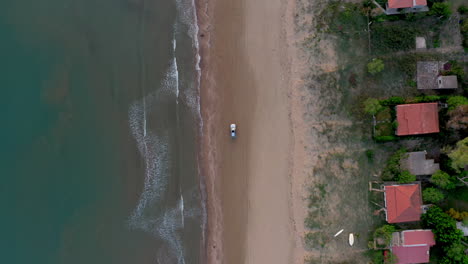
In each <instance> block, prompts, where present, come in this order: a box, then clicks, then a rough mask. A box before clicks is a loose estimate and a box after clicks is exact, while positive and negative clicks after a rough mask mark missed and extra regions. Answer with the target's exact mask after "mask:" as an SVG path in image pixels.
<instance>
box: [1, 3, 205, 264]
mask: <svg viewBox="0 0 468 264" xmlns="http://www.w3.org/2000/svg"><path fill="white" fill-rule="evenodd" d="M195 21H196V17H195V16H194V9H193V3H192V1H191V0H177V1H176V0H168V1H163V0H99V1H95V0H94V1H92V0H82V1H67V0H65V1H63V0H61V1H58V0H46V1H34V0H22V1H18V0H3V1H1V3H0V89H1V92H2V93H1V97H0V98H1V99H0V100H1V102H0V121H1V124H2V126H1V130H0V136H1V138H2V145H1V151H0V155H1V156H0V158H1V164H0V170H1V173H0V175H1V177H2V178H1V182H2V183H1V185H0V186H1V187H0V188H1V189H0V198H1V199H0V203H1V208H2V214H1V218H0V226H1V232H0V235H1V239H0V241H1V242H0V243H1V244H0V253H1V257H0V258H1V263H9V264H10V263H11V264H16V263H18V264H20V263H21V264H23V263H24V264H30V263H35V264H46V263H47V264H55V263H67V264H68V263H99V264H104V263H116V264H118V263H199V262H200V258H201V256H200V252H201V246H202V245H203V230H204V223H205V220H204V219H205V216H204V215H205V214H204V209H203V203H202V200H203V199H202V194H201V193H200V176H199V173H198V163H197V145H196V139H197V136H198V134H199V131H200V125H201V119H200V116H199V99H198V76H199V75H198V74H199V72H198V68H197V67H198V57H197V52H198V47H197V45H198V44H197V42H196V39H194V37H193V36H196V34H197V28H196V26H195Z"/></svg>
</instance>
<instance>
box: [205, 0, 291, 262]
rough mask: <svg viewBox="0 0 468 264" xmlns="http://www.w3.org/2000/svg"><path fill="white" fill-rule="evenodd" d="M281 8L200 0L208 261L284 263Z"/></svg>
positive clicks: (279, 4)
mask: <svg viewBox="0 0 468 264" xmlns="http://www.w3.org/2000/svg"><path fill="white" fill-rule="evenodd" d="M284 7H285V1H282V0H274V1H271V0H261V1H229V0H216V1H209V2H199V7H198V8H199V20H200V25H201V26H200V41H201V47H202V49H201V51H202V84H201V85H202V114H203V117H204V122H205V123H204V124H205V127H204V135H203V139H204V142H203V144H204V146H206V148H205V152H204V158H205V168H204V169H205V171H206V172H207V173H206V176H207V177H206V186H207V200H208V237H207V249H208V254H207V258H208V263H236V264H237V263H290V262H291V261H290V260H291V258H292V253H293V250H292V249H293V246H294V238H293V224H292V221H291V219H290V216H291V212H290V210H291V206H290V202H291V201H290V199H289V198H290V181H289V173H290V156H289V154H290V151H291V146H292V145H291V143H292V134H291V125H290V120H289V107H288V98H287V92H288V86H287V82H288V80H287V78H286V77H287V75H286V74H285V73H286V72H287V71H288V69H287V67H288V63H287V57H286V56H285V55H286V54H284V53H283V52H285V51H286V49H285V44H286V43H285V40H284V34H283V23H282V22H283V21H282V19H283V12H284ZM230 123H236V124H237V125H238V133H239V135H238V138H237V139H235V140H232V139H231V138H230V137H229V124H230Z"/></svg>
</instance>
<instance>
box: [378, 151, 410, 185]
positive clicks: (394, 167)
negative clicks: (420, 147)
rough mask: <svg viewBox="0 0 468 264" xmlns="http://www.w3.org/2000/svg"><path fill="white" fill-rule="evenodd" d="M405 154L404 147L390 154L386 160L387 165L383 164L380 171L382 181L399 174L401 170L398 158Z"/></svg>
mask: <svg viewBox="0 0 468 264" xmlns="http://www.w3.org/2000/svg"><path fill="white" fill-rule="evenodd" d="M405 156H406V149H404V148H402V149H399V150H398V151H396V152H395V153H393V155H392V156H390V158H389V159H388V161H387V165H386V166H385V168H384V170H383V172H382V180H384V181H391V180H393V179H394V178H395V177H396V176H399V175H401V173H402V170H401V167H400V160H401V159H402V158H404V157H405Z"/></svg>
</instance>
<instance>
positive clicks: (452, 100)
mask: <svg viewBox="0 0 468 264" xmlns="http://www.w3.org/2000/svg"><path fill="white" fill-rule="evenodd" d="M447 104H448V110H449V111H450V110H453V109H455V108H457V107H458V106H460V105H468V98H466V97H464V96H461V95H458V96H450V97H449V99H448V100H447Z"/></svg>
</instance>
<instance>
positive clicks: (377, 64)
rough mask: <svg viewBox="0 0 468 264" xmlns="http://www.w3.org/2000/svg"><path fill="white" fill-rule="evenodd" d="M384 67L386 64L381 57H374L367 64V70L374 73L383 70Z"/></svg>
mask: <svg viewBox="0 0 468 264" xmlns="http://www.w3.org/2000/svg"><path fill="white" fill-rule="evenodd" d="M384 68H385V65H384V63H383V61H382V60H381V59H373V60H371V61H370V62H369V63H368V64H367V71H368V72H369V73H370V74H372V75H375V74H377V73H379V72H381V71H383V69H384Z"/></svg>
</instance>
